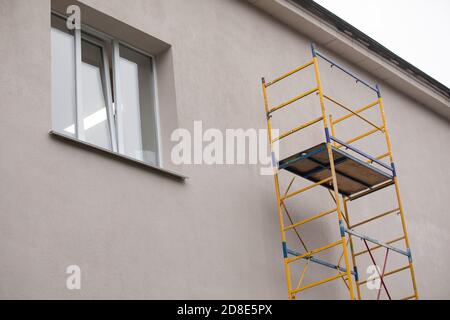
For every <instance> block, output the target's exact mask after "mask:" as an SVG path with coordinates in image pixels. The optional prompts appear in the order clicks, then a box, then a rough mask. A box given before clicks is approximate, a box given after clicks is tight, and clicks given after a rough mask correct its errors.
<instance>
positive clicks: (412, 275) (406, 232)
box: [377, 85, 419, 299]
mask: <svg viewBox="0 0 450 320" xmlns="http://www.w3.org/2000/svg"><path fill="white" fill-rule="evenodd" d="M377 90H378V101H379V106H380V113H381V119H382V121H383V127H384V134H385V137H386V145H387V148H388V152H389V158H390V160H391V164H392V165H393V164H394V156H393V153H392V144H391V139H390V136H389V129H388V127H387V121H386V114H385V111H384V105H383V98H382V97H381V91H380V87H379V86H378V85H377ZM394 184H395V193H396V195H397V202H398V207H399V211H400V218H401V222H402V228H403V234H404V236H405V245H406V248H407V250H408V252H410V243H409V237H408V231H407V229H406V221H405V215H404V211H403V204H402V199H401V197H400V188H399V184H398V179H397V175H396V172H395V170H394ZM409 266H410V268H409V270H410V273H411V279H412V283H413V288H414V293H415V295H416V299H419V291H418V290H417V283H416V276H415V273H414V267H413V264H412V259H411V258H410V259H409Z"/></svg>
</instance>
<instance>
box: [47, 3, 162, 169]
mask: <svg viewBox="0 0 450 320" xmlns="http://www.w3.org/2000/svg"><path fill="white" fill-rule="evenodd" d="M51 14H52V15H55V16H57V17H59V18H62V19H67V17H66V16H64V15H61V14H59V13H57V12H54V11H52V13H51ZM84 34H86V36H84ZM73 35H74V42H75V97H76V104H75V105H76V119H75V138H76V139H77V140H80V141H82V142H85V136H84V130H83V126H82V123H83V102H82V101H83V92H82V74H81V66H82V40H84V41H88V42H90V43H92V44H94V45H96V46H99V47H100V48H101V50H102V59H103V65H104V68H103V69H104V70H103V72H102V78H103V79H102V80H103V81H102V82H104V83H102V86H103V87H104V86H106V88H105V87H104V88H103V89H104V91H105V99H106V109H107V116H108V129H109V134H110V139H111V146H112V151H113V152H114V153H117V154H120V155H124V152H123V151H124V146H123V139H122V138H121V137H122V136H123V124H122V122H121V119H122V117H121V115H120V108H117V106H119V105H120V103H121V92H120V71H119V59H120V46H121V45H122V46H125V47H127V48H129V49H131V50H133V51H136V52H138V53H140V54H142V55H145V56H147V57H149V58H150V60H151V63H152V69H153V74H152V77H153V79H152V83H153V88H152V90H153V91H154V101H153V106H154V108H153V109H154V121H155V135H156V148H157V150H156V166H157V167H161V168H162V167H163V162H162V147H161V133H160V132H161V129H160V117H159V99H158V86H157V70H156V63H155V57H154V56H153V55H152V54H150V53H148V52H145V51H143V50H141V49H138V48H136V47H134V46H132V45H130V44H128V43H126V42H124V41H121V40H118V39H115V38H113V37H110V36H108V35H106V34H104V33H102V32H100V31H97V30H94V29H93V28H91V27H89V26H87V25H84V24H82V25H81V30H80V29H75V30H74V33H73ZM89 36H90V37H89ZM91 37H94V38H98V39H99V40H101V41H95V40H94V39H92V38H91ZM102 41H103V42H106V43H110V44H111V48H112V57H111V60H112V61H111V64H112V70H113V77H112V79H113V83H112V84H111V75H110V71H109V58H108V54H107V52H106V47H105V45H104V43H102ZM113 92H114V98H115V103H114V104H113V101H112V93H113ZM114 105H115V106H114ZM127 158H130V157H127ZM136 161H138V162H141V161H140V160H137V159H136Z"/></svg>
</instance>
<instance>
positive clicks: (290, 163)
mask: <svg viewBox="0 0 450 320" xmlns="http://www.w3.org/2000/svg"><path fill="white" fill-rule="evenodd" d="M311 49H312V60H311V61H309V62H308V63H306V64H304V65H302V66H300V67H298V68H296V69H294V70H292V71H290V72H288V73H286V74H284V75H282V76H280V77H278V78H276V79H275V80H273V81H270V82H266V81H265V79H264V78H262V90H263V95H264V107H265V113H266V116H267V127H268V135H269V141H270V146H271V152H272V159H273V165H274V168H275V172H274V182H275V192H276V199H277V213H278V219H279V223H280V230H281V241H282V250H283V258H284V259H283V262H284V269H285V277H286V283H287V291H288V298H289V299H296V296H297V294H299V293H301V292H302V291H304V290H307V289H309V288H313V287H316V286H319V285H322V284H325V283H328V282H331V281H334V280H337V279H342V280H343V282H344V284H345V286H346V289H347V290H348V295H349V298H350V299H352V300H353V299H362V298H363V297H362V292H361V286H363V285H365V284H366V283H367V282H368V281H369V280H368V279H361V277H360V276H361V275H362V274H359V273H358V258H359V257H360V256H363V255H368V256H370V261H371V262H372V263H373V265H375V266H377V267H376V275H375V276H376V278H377V279H378V280H379V281H380V282H379V283H380V287H379V289H378V295H377V298H378V299H379V298H380V292H381V290H384V291H385V293H386V295H387V297H388V298H389V299H394V298H395V297H392V296H391V294H390V293H389V289H388V286H387V285H386V279H387V278H388V277H389V276H391V275H393V274H396V273H399V272H402V271H405V270H409V273H410V278H411V281H412V289H413V293H412V294H411V295H409V296H407V297H404V298H402V299H404V300H409V299H419V294H418V290H417V286H416V280H415V275H414V267H413V262H412V256H411V250H410V243H409V239H408V234H407V230H406V222H405V217H404V212H403V205H402V201H401V198H400V190H399V185H398V178H397V173H396V169H395V165H394V157H393V154H392V147H391V140H390V137H389V131H388V127H387V124H386V115H385V112H384V106H383V99H382V96H381V91H380V87H379V86H378V85H376V86H372V85H370V84H369V83H368V82H366V81H364V80H361V79H360V78H359V77H357V76H355V75H354V74H353V73H352V72H350V71H348V70H347V69H346V68H344V67H342V66H341V65H340V64H338V63H336V62H335V61H333V60H332V59H330V58H329V57H327V56H326V55H324V54H322V53H321V52H319V51H317V50H316V48H315V46H314V44H312V45H311ZM319 58H321V59H323V60H324V61H325V62H326V63H328V64H330V65H331V67H335V68H337V69H339V70H340V71H342V72H344V73H345V74H346V75H347V76H349V77H351V78H353V79H354V80H356V82H357V83H360V84H362V85H363V86H365V87H367V88H368V89H369V90H371V91H373V92H374V93H375V94H376V97H377V98H376V100H375V101H374V102H372V103H370V104H368V105H366V106H363V107H361V108H359V109H352V108H349V107H347V106H345V105H344V104H343V103H341V102H339V101H337V100H336V99H333V98H332V97H330V96H329V95H327V94H326V93H325V92H324V90H323V86H322V82H321V78H320V72H319ZM308 67H313V68H314V75H315V83H316V87H315V88H313V89H311V90H309V91H306V92H304V93H302V94H300V95H298V96H296V97H294V98H292V99H290V100H289V101H286V102H284V103H281V104H279V105H277V106H273V107H270V106H269V100H268V91H270V90H269V88H270V87H271V86H273V85H274V84H276V83H278V82H280V81H282V80H284V79H286V78H288V77H290V76H291V75H293V74H295V73H297V72H299V71H302V70H304V69H306V68H308ZM313 94H316V95H317V96H318V98H319V99H318V100H319V104H320V108H321V116H320V117H319V118H317V119H314V120H312V121H309V122H306V123H304V124H301V125H299V126H297V127H295V128H294V129H292V130H289V131H287V132H286V133H283V134H281V135H279V136H277V137H274V136H273V133H272V117H273V116H274V113H275V112H277V113H278V111H280V110H281V109H284V108H286V107H288V106H290V105H291V104H293V103H294V102H296V101H299V100H301V99H303V98H305V97H307V96H310V95H313ZM326 101H327V102H328V103H331V104H333V105H335V106H337V107H339V108H342V109H343V110H344V111H345V114H346V115H345V116H342V117H339V118H337V119H333V116H332V114H330V113H329V110H327V107H326V104H325V102H326ZM376 106H378V109H379V116H380V120H381V125H377V124H375V123H374V122H372V121H370V120H368V119H367V118H366V117H364V116H363V115H362V114H363V113H364V111H367V110H369V109H372V108H374V107H376ZM351 117H358V118H359V119H360V120H363V121H364V122H366V123H367V124H369V125H370V126H371V127H373V129H372V130H370V131H368V132H366V133H364V134H361V135H359V136H357V137H355V138H353V139H350V140H348V141H343V140H341V139H339V138H338V137H337V136H336V129H335V126H336V125H337V124H338V123H341V122H344V121H345V120H347V119H349V118H351ZM318 123H322V125H323V129H324V131H323V133H324V138H325V142H323V143H320V144H319V145H316V146H313V147H311V148H309V149H307V150H303V151H301V152H298V153H297V154H294V155H293V156H290V157H288V158H286V159H283V160H278V159H276V156H275V152H274V148H273V146H274V144H275V143H276V142H279V141H280V140H282V139H284V138H286V137H288V136H290V135H292V134H294V133H297V132H300V131H301V130H303V129H305V128H308V127H310V126H312V125H314V124H318ZM377 132H378V133H380V132H381V133H383V134H384V138H385V139H384V140H385V143H386V147H387V152H386V153H384V154H382V155H379V156H372V155H370V154H369V153H366V152H364V151H362V150H360V148H356V147H355V146H354V145H352V143H354V142H356V141H359V140H361V139H364V138H366V137H368V136H371V135H373V134H374V133H377ZM344 149H345V151H344ZM351 152H353V153H354V154H356V155H358V156H354V155H353V153H351ZM386 158H388V159H389V164H388V163H386V162H385V161H382V160H383V159H386ZM281 171H283V172H287V173H288V174H292V175H294V176H293V178H292V180H291V183H290V184H289V186H288V187H287V189H286V190H285V192H282V191H281V190H280V181H279V174H280V173H281ZM296 176H300V177H302V178H305V179H307V180H309V181H311V182H312V184H310V185H308V186H306V187H304V188H301V189H299V190H296V191H291V190H290V189H291V187H292V183H293V181H294V179H295V177H296ZM318 186H322V187H325V188H328V190H329V194H330V195H331V197H332V200H333V203H334V204H335V206H334V208H331V209H329V210H326V211H323V212H320V213H318V214H315V215H312V216H309V217H308V218H306V219H304V220H301V221H297V222H294V221H293V219H292V217H291V216H290V214H289V211H288V209H287V207H286V204H285V202H286V200H287V199H290V198H293V197H295V196H298V195H300V194H302V193H304V192H306V191H308V190H310V189H313V188H315V187H318ZM390 186H392V187H393V189H394V191H395V199H396V202H397V206H396V207H395V208H393V209H392V210H389V211H387V212H383V213H380V214H377V215H375V216H373V217H371V218H369V219H367V220H364V221H361V222H359V223H356V224H352V223H351V221H350V213H349V209H348V204H349V202H352V201H355V200H357V199H361V198H363V197H365V196H367V195H369V194H372V193H374V192H377V191H380V190H383V189H386V188H388V187H390ZM389 189H392V188H389ZM331 214H337V222H338V224H337V227H338V228H339V229H338V231H339V234H340V238H339V239H338V240H336V241H334V242H332V243H329V244H327V245H324V246H322V247H319V248H317V249H314V250H308V249H307V248H306V246H305V245H304V243H303V240H302V239H301V237H300V234H299V231H298V230H297V229H298V228H299V227H300V226H304V225H306V224H308V223H310V222H312V221H316V220H318V219H320V218H323V217H325V216H329V215H331ZM394 214H398V215H399V216H400V221H401V227H402V235H401V236H400V237H397V238H395V239H392V240H389V241H386V242H382V241H379V240H376V239H374V238H373V237H371V236H368V235H366V234H363V233H361V232H359V231H356V230H357V229H358V227H360V226H362V225H365V226H366V227H367V226H368V225H369V224H370V223H372V222H373V221H375V220H378V219H382V218H384V217H386V216H389V215H394ZM286 216H287V218H289V223H288V224H287V223H286V222H285V218H286ZM288 232H295V233H296V234H297V236H298V238H299V239H300V241H301V242H302V244H303V247H304V248H305V252H297V251H294V250H292V247H290V246H289V245H288V243H287V236H286V234H287V233H288ZM355 239H360V240H361V242H362V243H363V245H364V247H365V250H361V251H359V252H356V250H355V246H354V241H355ZM401 241H403V242H404V247H405V248H406V249H401V248H399V247H396V246H394V244H396V243H399V242H401ZM339 247H340V248H342V254H341V257H340V259H339V262H338V263H337V264H334V263H330V262H329V261H326V260H323V259H319V258H317V257H316V256H317V254H318V253H321V252H324V251H326V250H329V249H331V248H339ZM379 249H385V250H386V253H385V257H384V266H383V267H382V268H380V265H379V264H377V262H376V261H375V257H374V254H373V252H374V251H375V250H379ZM390 252H392V253H395V254H399V255H401V256H403V257H404V258H406V264H405V265H404V266H403V267H401V268H397V269H395V270H390V271H386V270H385V269H386V263H387V258H388V254H389V253H390ZM342 260H343V261H342ZM298 261H303V262H306V265H305V266H304V268H303V271H302V272H301V274H300V276H299V280H298V283H297V284H296V285H294V284H293V275H292V272H293V271H292V268H291V265H292V264H293V263H296V262H298ZM310 262H311V263H314V264H317V265H321V266H324V267H327V268H330V269H333V270H334V271H333V274H334V272H336V274H334V275H333V276H331V277H327V278H325V279H322V280H320V281H316V282H312V283H309V284H306V285H303V284H302V281H303V279H304V276H305V273H306V272H307V269H308V265H309V264H310ZM341 262H343V264H344V265H343V266H341ZM296 282H297V281H296Z"/></svg>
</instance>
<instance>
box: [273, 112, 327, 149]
mask: <svg viewBox="0 0 450 320" xmlns="http://www.w3.org/2000/svg"><path fill="white" fill-rule="evenodd" d="M321 120H323V117H319V118H317V119H314V120H311V121H309V122H307V123H305V124H302V125H300V126H298V127H296V128H294V129H292V130H289V131H288V132H286V133H283V134H282V135H280V136H279V137H276V138H275V139H273V140H272V143H274V142H275V141H278V140H281V139H283V138H286V137H287V136H290V135H291V134H293V133H295V132H297V131H300V130H303V129H305V128H307V127H309V126H311V125H313V124H315V123H317V122H319V121H321Z"/></svg>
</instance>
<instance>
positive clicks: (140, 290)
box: [0, 0, 450, 299]
mask: <svg viewBox="0 0 450 320" xmlns="http://www.w3.org/2000/svg"><path fill="white" fill-rule="evenodd" d="M83 2H84V3H85V4H87V5H89V6H92V7H94V8H95V9H97V10H99V11H101V12H104V13H105V14H107V15H111V16H113V17H114V18H116V19H118V20H120V21H122V22H124V23H127V24H129V25H131V26H133V27H135V28H137V29H139V30H142V31H143V32H146V33H148V34H150V35H152V36H154V37H156V38H158V39H161V40H163V41H165V42H167V43H169V44H171V45H172V54H173V70H174V81H175V91H176V101H177V102H176V106H177V117H178V125H179V126H180V127H184V128H189V129H190V128H192V126H193V122H194V121H195V120H202V121H203V127H204V128H218V129H221V130H225V129H226V128H265V116H264V112H263V100H262V93H261V84H260V81H261V80H260V78H261V76H266V77H267V78H268V79H271V78H273V77H274V76H276V75H278V74H280V73H282V72H284V71H287V70H290V69H292V68H294V67H296V66H297V65H299V64H302V63H303V62H305V61H307V60H309V59H310V57H311V56H310V49H309V43H310V42H311V39H307V38H305V37H303V36H302V35H301V34H298V33H297V32H294V31H292V30H291V29H289V28H287V27H285V26H284V25H283V24H281V23H279V22H277V21H275V20H273V19H272V18H271V17H270V16H268V15H266V14H264V13H262V12H260V11H258V10H257V9H255V8H254V7H252V6H251V5H250V4H248V3H247V2H242V1H234V0H229V1H219V0H213V1H212V0H196V1H181V0H170V1H163V0H152V1H145V0H135V1H128V2H126V3H125V2H124V1H120V0H85V1H83ZM50 10H51V4H50V1H48V0H39V1H31V0H29V1H27V0H14V1H9V0H1V1H0V35H1V36H0V38H1V39H2V45H1V46H0V57H1V64H0V93H1V95H0V96H1V97H2V98H1V103H0V106H1V117H0V148H1V150H2V152H1V156H0V177H1V182H0V221H1V223H0V256H1V257H2V258H1V262H0V297H1V298H21V299H28V298H44V299H47V298H70V299H77V298H106V299H109V298H119V299H131V298H136V299H155V298H156V299H158V298H181V299H183V298H193V299H197V298H212V299H214V298H236V299H240V298H242V299H245V298H261V299H268V298H273V299H284V298H286V288H285V287H286V285H285V280H284V272H283V265H282V253H281V243H280V235H279V226H278V221H277V217H276V205H275V194H274V189H273V179H272V177H270V176H261V175H260V174H259V167H258V166H255V165H240V166H232V165H227V166H226V165H223V166H207V165H195V166H188V165H186V166H184V167H183V168H182V170H183V172H182V173H183V174H186V175H187V176H188V177H189V179H188V180H187V181H186V182H184V183H183V182H179V181H177V180H174V179H169V178H168V177H166V176H164V175H160V174H158V173H155V172H153V171H149V170H146V169H145V168H139V167H136V166H132V165H129V164H126V163H123V162H120V161H117V160H116V159H112V158H110V157H108V156H105V155H102V154H98V153H94V152H91V151H89V150H85V149H82V148H78V147H76V146H74V145H72V144H67V143H65V142H62V141H59V140H56V139H54V138H52V137H51V136H50V135H49V134H48V132H49V130H50V129H51V118H50V115H51V104H50V101H51V81H50V62H51V61H50ZM331 54H332V53H331ZM337 58H338V59H340V58H339V57H337ZM355 70H356V71H357V72H359V74H361V75H363V76H365V77H366V78H368V79H369V80H370V81H372V82H377V81H378V79H375V78H373V77H372V76H371V75H367V74H364V72H362V71H361V70H358V69H356V68H355ZM324 74H325V75H326V76H327V77H328V78H327V79H329V80H328V81H330V84H326V86H327V88H328V87H329V88H330V89H329V90H332V91H333V92H334V93H335V94H337V95H339V96H340V97H341V98H342V99H346V98H348V100H349V103H351V104H354V103H356V100H357V99H356V98H361V99H362V100H364V99H368V97H367V96H366V94H365V93H361V94H359V93H358V94H355V92H356V91H354V90H346V89H345V85H344V84H345V81H344V80H342V79H341V78H340V77H341V75H339V74H337V73H335V72H334V71H332V70H329V69H328V68H327V69H326V71H324ZM331 80H336V81H333V84H331V83H332V81H331ZM303 84H304V85H306V82H304V83H302V85H303ZM381 85H382V86H383V83H382V82H381ZM358 90H359V89H358ZM383 92H384V100H385V105H386V112H387V117H388V122H389V123H390V131H391V135H392V140H393V148H394V152H395V156H396V164H397V167H398V172H399V178H400V186H401V190H402V195H403V201H404V204H405V214H406V217H407V223H408V228H409V234H410V238H411V247H412V252H413V258H414V262H415V267H416V272H417V280H418V287H419V291H420V293H421V296H422V297H423V298H448V296H449V293H450V287H449V286H448V285H447V283H448V282H450V276H449V275H447V273H446V272H445V271H446V269H447V268H446V266H447V265H448V263H449V262H450V261H449V258H448V257H447V255H446V254H445V253H446V251H447V250H446V247H447V242H448V241H449V240H450V239H449V238H450V236H449V234H448V233H447V229H448V227H449V226H450V218H449V216H448V215H447V211H448V210H447V206H446V202H445V200H446V197H447V196H448V195H449V193H448V189H447V186H448V185H449V184H450V175H449V173H448V170H447V168H446V164H448V163H449V162H450V151H449V149H448V142H447V141H448V140H449V139H450V130H449V128H450V127H449V123H448V121H447V120H444V119H443V118H442V117H439V116H437V115H435V114H433V113H431V112H430V111H428V109H427V108H426V106H422V105H419V104H417V103H416V102H415V101H412V100H411V99H409V98H408V97H406V96H405V95H404V94H402V93H400V92H396V91H394V90H392V89H391V88H390V87H389V86H383ZM353 99H354V100H355V101H354V100H353ZM308 103H312V102H308ZM308 112H309V111H308ZM312 112H313V111H311V114H312ZM306 115H309V113H306ZM298 119H299V121H301V122H304V121H303V120H305V121H307V120H309V119H308V118H306V116H305V118H303V115H298ZM347 130H349V131H345V130H344V131H343V132H345V133H351V131H352V130H353V129H352V128H349V129H347ZM354 134H356V132H354ZM311 137H316V136H315V135H314V134H311ZM308 142H309V140H302V141H301V143H302V144H303V143H305V144H306V145H308V144H309V143H308ZM311 142H312V140H311ZM294 143H295V142H294ZM291 144H292V142H291ZM170 147H171V146H167V145H166V146H163V148H170ZM298 151H300V150H298ZM165 161H167V160H165ZM180 170H181V169H180ZM326 196H327V194H326V193H325V194H324V193H322V196H320V195H319V194H318V193H317V194H316V193H312V194H311V196H310V197H306V198H304V199H302V201H303V202H301V203H299V204H297V205H296V204H294V205H293V206H294V208H295V210H294V211H296V210H298V211H296V214H295V218H297V219H300V218H301V217H306V216H307V213H311V212H310V211H311V210H312V211H317V212H318V211H320V209H321V206H323V203H322V199H323V197H326ZM375 201H376V202H375V203H374V204H363V205H360V207H358V208H357V210H359V211H361V212H362V213H364V214H369V213H370V212H372V213H374V212H373V211H370V210H371V209H378V207H381V206H382V205H383V204H384V200H382V199H376V200H375ZM306 209H308V210H310V211H307V210H306ZM359 211H358V212H359ZM355 219H356V218H355ZM356 220H357V219H356ZM397 222H398V221H397ZM393 226H394V224H393V223H385V224H382V225H378V226H377V230H375V231H374V232H381V234H382V235H384V233H389V231H390V230H391V229H392V230H393V228H394V227H393ZM397 227H398V226H397ZM337 228H338V227H337V224H336V221H335V220H332V219H331V220H329V221H324V222H321V223H318V224H316V225H314V226H313V227H311V228H310V229H306V230H303V231H302V235H303V234H304V235H305V238H308V239H310V240H308V241H309V243H313V244H315V245H320V244H321V243H322V244H323V241H325V240H329V241H332V235H334V234H335V233H336V232H337V231H338V230H337ZM396 230H399V231H400V229H399V228H397V229H396ZM392 232H394V231H392ZM391 255H393V254H391ZM336 257H337V258H338V257H339V254H337V256H336V254H334V255H332V256H330V259H331V258H332V259H335V258H336ZM382 257H383V256H382V255H381V256H379V258H378V259H382ZM71 264H77V265H79V266H80V267H81V269H82V289H81V290H79V291H69V290H67V289H66V287H65V281H66V276H67V275H66V274H65V270H66V267H67V266H68V265H71ZM313 269H314V268H312V267H311V266H310V270H312V271H311V272H312V273H311V275H312V276H313V277H314V276H319V275H324V274H325V273H323V271H314V270H322V269H320V267H319V269H314V270H313ZM404 279H406V280H408V277H406V278H404ZM396 286H397V287H398V288H396V289H395V290H397V289H398V290H399V291H402V292H403V291H405V292H406V291H407V289H408V288H409V282H407V281H403V282H398V284H396ZM409 293H410V292H406V294H405V295H407V294H409ZM303 297H304V298H309V299H311V298H324V299H336V298H345V297H346V296H345V290H343V285H342V283H338V282H336V283H333V284H330V285H324V286H321V287H318V288H316V289H313V290H311V291H309V292H306V293H305V294H304V295H303ZM299 298H300V296H299Z"/></svg>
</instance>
